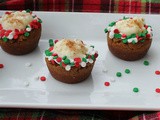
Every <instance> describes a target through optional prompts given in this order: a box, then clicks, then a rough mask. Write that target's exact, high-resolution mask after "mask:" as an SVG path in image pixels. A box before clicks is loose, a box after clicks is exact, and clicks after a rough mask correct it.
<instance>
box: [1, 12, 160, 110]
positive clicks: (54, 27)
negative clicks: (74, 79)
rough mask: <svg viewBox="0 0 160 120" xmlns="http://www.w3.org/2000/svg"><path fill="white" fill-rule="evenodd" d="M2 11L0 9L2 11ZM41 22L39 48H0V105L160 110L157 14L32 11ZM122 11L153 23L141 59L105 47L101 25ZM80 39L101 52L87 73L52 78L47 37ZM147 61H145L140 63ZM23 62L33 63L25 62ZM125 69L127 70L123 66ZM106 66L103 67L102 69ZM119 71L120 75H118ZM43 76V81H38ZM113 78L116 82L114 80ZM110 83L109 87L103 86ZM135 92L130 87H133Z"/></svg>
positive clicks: (159, 28)
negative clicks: (69, 79) (66, 79)
mask: <svg viewBox="0 0 160 120" xmlns="http://www.w3.org/2000/svg"><path fill="white" fill-rule="evenodd" d="M3 13H4V11H1V12H0V16H1V15H2V14H3ZM35 14H37V15H38V16H39V17H40V18H41V19H42V21H43V26H42V27H43V31H42V37H41V40H40V43H39V46H38V48H37V49H36V50H35V51H34V52H32V53H30V54H27V55H23V56H14V55H9V54H7V53H5V52H3V50H2V49H0V63H1V64H4V68H3V69H0V107H16V108H22V107H23V108H56V109H59V108H62V109H99V110H160V94H158V93H156V92H155V89H156V88H160V76H158V75H155V73H154V72H155V71H156V70H160V61H159V60H160V54H159V51H160V41H159V39H160V38H159V31H160V22H159V20H160V16H159V15H135V14H126V15H124V14H106V13H98V14H97V13H63V12H62V13H56V12H36V13H35ZM123 16H132V17H133V16H141V17H144V18H145V19H146V23H147V24H149V25H151V26H152V28H153V33H154V37H153V43H152V46H151V48H150V50H149V52H148V54H147V55H146V56H145V57H144V58H143V59H141V60H138V61H134V62H127V61H123V60H120V59H118V58H116V57H114V56H113V55H112V54H111V53H110V52H109V50H108V47H107V43H106V35H105V33H104V28H105V27H106V26H107V25H108V24H109V23H110V22H112V21H116V20H117V19H120V18H123ZM50 38H53V39H61V38H78V39H82V40H83V41H85V42H87V43H88V44H91V45H95V49H97V50H98V52H99V57H98V59H97V61H96V64H95V66H94V69H93V71H92V74H91V76H90V77H89V78H88V79H87V80H86V81H84V82H82V83H78V84H65V83H61V82H58V81H56V80H55V79H54V78H52V77H51V75H50V73H49V71H48V69H47V67H46V64H45V61H44V50H45V49H47V48H48V47H49V45H48V39H50ZM144 60H148V61H149V62H150V65H149V66H145V65H143V61H144ZM26 63H31V64H32V66H30V67H26V66H25V64H26ZM126 68H128V69H130V70H131V73H130V74H126V73H125V72H124V71H125V69H126ZM103 70H107V72H103ZM116 72H121V73H122V77H120V78H118V77H116ZM38 76H46V78H47V80H46V81H41V80H36V79H35V78H37V77H38ZM113 79H114V80H115V81H114V82H113V81H112V80H113ZM105 82H110V86H108V87H107V86H105V85H104V83H105ZM134 87H137V88H139V92H138V93H135V92H133V88H134Z"/></svg>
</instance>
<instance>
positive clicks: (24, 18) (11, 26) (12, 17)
mask: <svg viewBox="0 0 160 120" xmlns="http://www.w3.org/2000/svg"><path fill="white" fill-rule="evenodd" d="M32 20H33V17H32V15H31V14H30V13H26V12H20V11H17V12H12V13H11V14H4V15H3V16H2V18H1V19H0V24H2V27H3V29H5V30H15V29H18V30H23V29H25V28H26V26H27V25H28V24H29V23H30V22H31V21H32Z"/></svg>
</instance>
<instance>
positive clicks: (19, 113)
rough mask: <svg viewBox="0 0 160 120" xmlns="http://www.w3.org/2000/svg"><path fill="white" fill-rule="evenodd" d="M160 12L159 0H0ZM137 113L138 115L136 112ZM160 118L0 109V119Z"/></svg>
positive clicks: (2, 3)
mask: <svg viewBox="0 0 160 120" xmlns="http://www.w3.org/2000/svg"><path fill="white" fill-rule="evenodd" d="M23 9H30V10H34V11H63V12H105V13H136V14H144V13H145V14H159V13H160V0H0V10H23ZM136 115H137V116H136ZM129 118H130V120H160V112H152V113H151V112H144V111H139V112H135V111H117V112H115V111H59V110H58V111H57V110H31V109H0V120H127V119H129Z"/></svg>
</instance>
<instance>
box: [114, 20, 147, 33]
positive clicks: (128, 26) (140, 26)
mask: <svg viewBox="0 0 160 120" xmlns="http://www.w3.org/2000/svg"><path fill="white" fill-rule="evenodd" d="M144 24H145V22H144V19H143V18H139V17H134V18H133V19H131V18H129V19H126V20H120V21H118V22H116V24H115V27H116V28H117V29H118V30H119V31H120V33H123V34H126V35H131V34H137V33H139V32H142V31H143V30H144V29H145V28H144Z"/></svg>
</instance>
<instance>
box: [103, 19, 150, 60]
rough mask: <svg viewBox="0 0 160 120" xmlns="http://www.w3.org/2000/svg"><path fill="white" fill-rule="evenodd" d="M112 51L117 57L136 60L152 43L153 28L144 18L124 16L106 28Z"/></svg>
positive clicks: (141, 56) (109, 46)
mask: <svg viewBox="0 0 160 120" xmlns="http://www.w3.org/2000/svg"><path fill="white" fill-rule="evenodd" d="M105 32H106V33H107V43H108V48H109V50H110V52H111V53H112V54H113V55H115V56H116V57H118V58H120V59H122V60H126V61H135V60H138V59H141V58H143V57H144V56H145V55H146V54H147V52H148V50H149V48H150V46H151V43H152V28H151V26H149V25H146V24H145V23H144V19H143V18H137V17H135V18H123V19H121V20H119V21H117V22H112V23H111V24H109V27H108V28H106V29H105Z"/></svg>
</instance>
